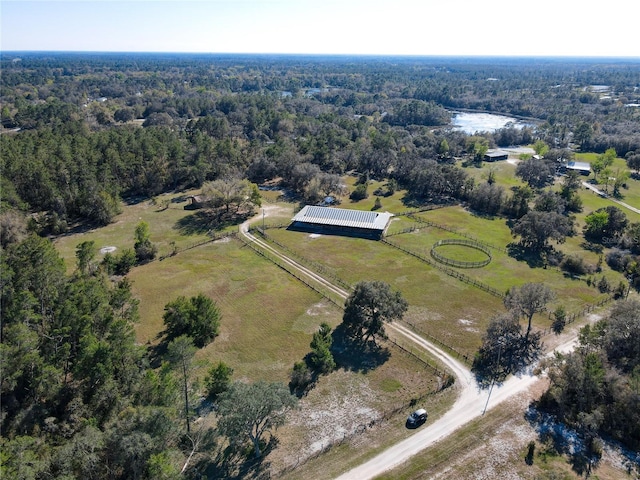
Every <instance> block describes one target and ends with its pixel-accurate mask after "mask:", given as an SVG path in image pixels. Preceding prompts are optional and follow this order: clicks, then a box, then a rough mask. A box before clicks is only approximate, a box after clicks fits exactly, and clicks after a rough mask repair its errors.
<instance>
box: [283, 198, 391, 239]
mask: <svg viewBox="0 0 640 480" xmlns="http://www.w3.org/2000/svg"><path fill="white" fill-rule="evenodd" d="M392 216H393V215H392V214H391V213H382V212H369V211H362V210H348V209H345V208H333V207H320V206H314V205H307V206H305V207H303V208H302V210H300V211H299V212H298V213H297V214H296V216H295V217H293V220H292V223H291V225H290V227H289V228H290V229H291V230H299V231H303V232H313V233H322V234H327V235H345V236H350V237H364V238H372V239H379V238H381V237H382V235H383V234H384V231H385V230H386V228H387V225H388V224H389V221H390V220H391V217H392Z"/></svg>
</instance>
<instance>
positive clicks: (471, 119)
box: [452, 112, 529, 135]
mask: <svg viewBox="0 0 640 480" xmlns="http://www.w3.org/2000/svg"><path fill="white" fill-rule="evenodd" d="M452 124H453V128H455V129H458V130H462V131H463V132H465V133H468V134H469V135H473V134H474V133H476V132H492V133H493V132H495V131H496V130H498V129H500V128H504V127H511V126H512V127H515V128H522V127H525V126H527V125H529V124H528V123H525V122H522V121H520V120H518V119H517V118H513V117H507V116H505V115H495V114H493V113H468V112H453V118H452Z"/></svg>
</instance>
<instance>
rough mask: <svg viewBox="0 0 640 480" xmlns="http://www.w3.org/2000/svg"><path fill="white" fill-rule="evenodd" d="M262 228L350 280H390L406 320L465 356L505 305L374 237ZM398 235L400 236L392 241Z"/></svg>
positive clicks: (275, 238) (474, 346) (292, 248)
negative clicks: (404, 303) (404, 308)
mask: <svg viewBox="0 0 640 480" xmlns="http://www.w3.org/2000/svg"><path fill="white" fill-rule="evenodd" d="M267 233H268V235H269V237H271V238H273V239H274V240H276V241H277V242H278V243H280V244H282V245H286V246H287V248H289V249H290V250H292V251H294V252H296V254H297V255H299V256H300V257H302V258H304V259H307V260H308V261H309V262H310V263H312V264H313V263H320V264H322V265H323V266H324V267H326V268H327V270H328V271H329V272H331V273H332V274H333V275H334V276H336V277H338V278H340V279H341V280H343V281H345V282H348V283H349V284H352V285H353V284H355V283H357V282H360V281H369V280H381V281H385V282H387V283H389V284H390V285H391V286H392V288H393V289H395V290H398V291H400V292H401V293H402V295H403V297H404V298H405V299H406V300H407V302H408V303H409V306H410V307H409V311H408V312H407V314H406V315H405V319H406V320H407V321H408V322H410V323H412V324H414V325H416V326H417V327H418V328H419V329H421V330H422V331H424V332H426V333H429V334H430V335H433V336H435V337H436V338H439V339H440V340H441V341H443V342H445V343H447V344H448V345H450V346H454V347H455V348H457V349H458V350H459V351H461V352H462V353H464V354H467V355H473V353H474V352H475V350H476V349H477V348H478V346H479V345H480V342H481V335H482V333H483V332H484V331H485V330H486V327H487V325H488V321H489V320H490V317H491V316H493V315H494V314H495V313H496V312H499V311H502V310H503V309H504V307H503V306H502V301H501V300H500V299H499V298H496V297H493V296H491V295H489V294H487V293H485V292H483V291H481V290H480V289H478V288H476V287H473V286H470V285H467V284H466V283H463V282H461V281H459V280H457V279H455V278H453V277H451V276H449V275H447V274H445V273H443V272H441V271H440V270H438V269H436V268H433V267H431V266H430V265H428V264H427V263H425V262H422V261H420V260H419V259H417V258H415V257H413V256H411V255H407V254H405V253H403V252H401V251H400V250H398V249H396V248H393V247H391V246H389V245H386V244H384V243H382V242H379V241H374V240H365V239H360V238H349V237H340V236H335V235H321V236H316V235H309V234H308V233H303V232H294V231H289V230H286V229H270V230H268V232H267ZM406 235H407V236H411V235H412V234H406ZM400 237H405V235H399V236H394V237H393V240H394V241H395V240H397V239H398V238H400ZM429 247H430V245H429ZM427 254H428V252H427Z"/></svg>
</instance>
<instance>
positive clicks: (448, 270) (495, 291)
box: [381, 238, 505, 298]
mask: <svg viewBox="0 0 640 480" xmlns="http://www.w3.org/2000/svg"><path fill="white" fill-rule="evenodd" d="M381 241H382V242H383V243H386V244H387V245H390V246H392V247H394V248H397V249H398V250H400V251H402V252H404V253H406V254H407V255H411V256H413V257H415V258H417V259H418V260H421V261H423V262H425V263H427V264H429V265H431V266H432V267H434V268H437V269H438V270H440V271H442V272H444V273H446V274H447V275H450V276H452V277H455V278H457V279H458V280H462V281H463V282H465V283H467V284H468V285H472V286H474V287H478V288H480V289H482V290H484V291H485V292H487V293H490V294H491V295H493V296H495V297H499V298H504V297H505V294H504V293H503V292H501V291H499V290H498V289H496V288H493V287H491V286H489V285H487V284H485V283H482V282H479V281H478V280H475V279H474V278H471V277H469V276H467V275H465V274H463V273H460V272H457V271H456V270H453V269H451V268H448V267H446V266H444V265H442V264H440V263H438V262H434V261H432V260H431V259H430V258H428V257H425V256H423V255H420V254H419V253H416V252H412V251H411V250H408V249H406V248H404V247H401V246H400V245H398V244H396V243H393V242H391V241H389V240H388V239H387V238H383V239H382V240H381Z"/></svg>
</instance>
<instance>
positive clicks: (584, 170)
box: [565, 161, 591, 175]
mask: <svg viewBox="0 0 640 480" xmlns="http://www.w3.org/2000/svg"><path fill="white" fill-rule="evenodd" d="M565 170H574V171H576V172H578V173H580V174H581V175H589V174H590V173H591V164H590V163H588V162H573V161H571V162H568V163H567V165H566V166H565Z"/></svg>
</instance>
